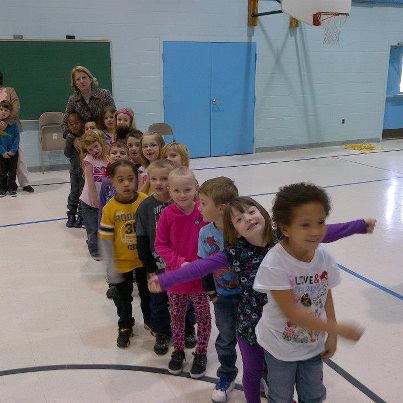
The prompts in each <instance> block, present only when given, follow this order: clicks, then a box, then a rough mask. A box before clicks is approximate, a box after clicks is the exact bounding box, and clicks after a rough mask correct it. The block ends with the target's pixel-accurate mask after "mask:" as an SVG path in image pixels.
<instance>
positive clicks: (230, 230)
mask: <svg viewBox="0 0 403 403" xmlns="http://www.w3.org/2000/svg"><path fill="white" fill-rule="evenodd" d="M250 207H256V208H257V209H258V210H259V211H260V214H261V215H262V216H263V218H264V220H265V223H266V225H265V228H264V231H263V239H264V241H265V242H267V244H270V243H272V242H274V241H275V239H276V237H275V235H274V232H273V228H272V223H271V219H270V216H269V213H268V212H267V211H266V210H265V209H264V208H263V206H262V205H261V204H259V203H258V202H257V201H256V200H253V199H252V198H250V197H246V196H238V197H235V199H232V200H231V201H230V202H229V203H228V204H227V206H226V207H225V210H224V246H225V247H232V246H235V245H236V244H237V242H238V240H239V235H238V233H237V231H236V229H235V227H234V225H233V224H232V209H234V210H237V211H239V212H240V213H244V212H245V211H246V210H247V209H248V208H250Z"/></svg>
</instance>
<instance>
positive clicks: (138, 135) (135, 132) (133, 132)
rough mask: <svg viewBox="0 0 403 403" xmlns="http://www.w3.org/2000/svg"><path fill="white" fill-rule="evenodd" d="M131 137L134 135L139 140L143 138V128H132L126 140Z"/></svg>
mask: <svg viewBox="0 0 403 403" xmlns="http://www.w3.org/2000/svg"><path fill="white" fill-rule="evenodd" d="M129 137H134V138H136V139H138V140H141V138H142V137H143V132H142V131H141V130H138V129H132V128H131V129H130V130H129V131H128V132H127V134H126V140H127V139H128V138H129Z"/></svg>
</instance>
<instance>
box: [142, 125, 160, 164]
mask: <svg viewBox="0 0 403 403" xmlns="http://www.w3.org/2000/svg"><path fill="white" fill-rule="evenodd" d="M150 136H154V138H155V142H156V143H157V144H158V147H159V154H158V158H157V159H161V150H162V148H163V147H164V145H165V141H164V138H163V137H162V136H161V135H160V134H159V133H155V132H145V133H144V134H143V137H142V138H141V142H140V161H141V165H142V166H143V167H148V166H149V165H150V161H148V159H147V158H146V157H145V156H144V154H143V141H144V138H147V137H150Z"/></svg>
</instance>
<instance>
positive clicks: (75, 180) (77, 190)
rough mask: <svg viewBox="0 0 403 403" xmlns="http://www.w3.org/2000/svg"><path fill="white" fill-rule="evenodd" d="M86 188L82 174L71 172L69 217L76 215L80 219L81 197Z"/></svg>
mask: <svg viewBox="0 0 403 403" xmlns="http://www.w3.org/2000/svg"><path fill="white" fill-rule="evenodd" d="M83 187H84V178H83V174H82V172H74V171H70V193H69V197H68V199H67V215H68V216H70V215H74V216H75V215H76V214H77V213H78V216H79V217H80V216H81V215H82V214H81V202H80V200H79V197H80V195H81V192H82V191H83Z"/></svg>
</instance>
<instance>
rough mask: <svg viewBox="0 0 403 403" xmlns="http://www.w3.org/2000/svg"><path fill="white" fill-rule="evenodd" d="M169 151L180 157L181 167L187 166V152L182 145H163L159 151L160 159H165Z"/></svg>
mask: <svg viewBox="0 0 403 403" xmlns="http://www.w3.org/2000/svg"><path fill="white" fill-rule="evenodd" d="M170 151H174V152H177V153H178V154H179V155H180V156H181V161H182V165H183V166H185V167H188V166H189V150H188V149H187V147H186V146H185V145H184V144H181V143H169V144H165V145H164V147H163V148H162V150H161V154H160V156H161V158H167V157H168V153H169V152H170Z"/></svg>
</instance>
